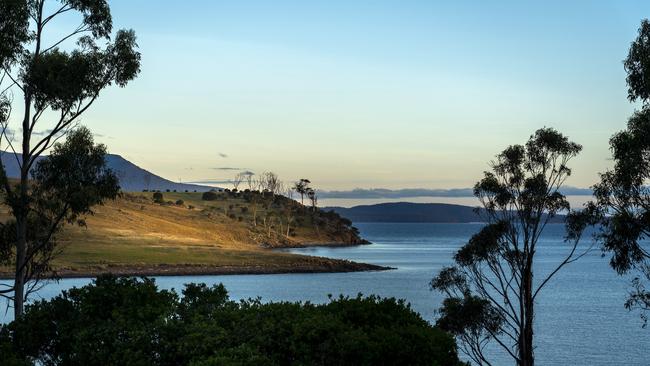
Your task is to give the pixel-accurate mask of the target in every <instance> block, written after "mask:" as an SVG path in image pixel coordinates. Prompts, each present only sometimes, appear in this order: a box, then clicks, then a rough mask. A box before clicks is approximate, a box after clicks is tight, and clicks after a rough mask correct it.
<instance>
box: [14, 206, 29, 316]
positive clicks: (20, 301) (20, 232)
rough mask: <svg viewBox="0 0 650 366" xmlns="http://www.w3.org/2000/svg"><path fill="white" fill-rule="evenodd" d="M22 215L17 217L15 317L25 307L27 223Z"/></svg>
mask: <svg viewBox="0 0 650 366" xmlns="http://www.w3.org/2000/svg"><path fill="white" fill-rule="evenodd" d="M26 221H27V220H25V219H23V218H22V217H20V218H16V277H15V279H14V319H18V318H19V317H20V316H21V315H22V314H23V311H24V309H25V273H26V270H27V268H26V266H25V260H26V257H27V241H26V237H27V225H26Z"/></svg>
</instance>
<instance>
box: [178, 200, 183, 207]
mask: <svg viewBox="0 0 650 366" xmlns="http://www.w3.org/2000/svg"><path fill="white" fill-rule="evenodd" d="M184 204H185V201H183V200H176V206H182V205H184Z"/></svg>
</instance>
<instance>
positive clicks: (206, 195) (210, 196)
mask: <svg viewBox="0 0 650 366" xmlns="http://www.w3.org/2000/svg"><path fill="white" fill-rule="evenodd" d="M217 197H218V195H217V193H216V192H213V191H207V192H203V195H201V199H202V200H204V201H214V200H216V199H217Z"/></svg>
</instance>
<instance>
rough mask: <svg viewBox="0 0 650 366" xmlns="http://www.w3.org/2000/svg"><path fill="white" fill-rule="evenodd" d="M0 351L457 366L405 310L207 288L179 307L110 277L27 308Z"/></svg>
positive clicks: (78, 357) (445, 340) (149, 360)
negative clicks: (271, 299)
mask: <svg viewBox="0 0 650 366" xmlns="http://www.w3.org/2000/svg"><path fill="white" fill-rule="evenodd" d="M0 349H2V350H6V351H7V353H6V354H8V355H16V356H15V358H16V362H20V361H22V360H30V361H38V362H40V363H42V364H43V365H192V366H208V365H251V364H254V365H328V366H329V365H378V364H381V365H460V364H461V363H460V361H459V360H458V358H457V354H456V346H455V343H454V340H453V338H452V337H450V336H449V335H447V334H446V333H445V332H443V331H441V330H439V329H437V328H435V327H432V326H431V325H429V324H428V323H427V322H426V321H424V320H423V319H422V318H421V317H420V316H419V315H418V314H417V313H415V312H414V311H412V310H411V309H410V307H409V306H408V305H407V304H405V303H404V302H403V301H401V300H400V301H397V300H395V299H392V298H391V299H384V298H379V297H375V296H370V297H362V296H361V295H359V296H357V297H354V298H348V297H340V298H336V299H332V300H331V301H330V302H329V303H327V304H323V305H314V304H310V303H288V302H282V303H266V304H265V303H262V302H261V301H259V300H247V301H241V302H235V301H232V300H230V299H229V298H228V294H227V292H226V289H225V288H224V287H223V285H215V286H212V287H208V286H206V285H205V284H189V285H186V287H185V289H184V290H183V296H182V297H180V298H179V297H178V296H177V295H176V294H175V293H174V292H170V291H164V290H163V291H159V290H157V288H156V286H155V284H154V282H153V280H149V279H141V280H136V279H133V278H115V277H111V276H105V277H99V278H98V279H97V280H95V282H94V283H93V284H92V285H88V286H84V287H82V288H79V289H71V290H68V291H65V292H64V293H63V294H61V295H59V296H57V297H55V298H53V299H51V300H48V301H38V302H36V303H34V304H32V305H30V306H28V308H27V310H26V312H25V314H24V316H23V317H22V318H20V319H19V320H18V321H15V322H13V323H11V324H9V325H8V326H5V327H4V328H2V329H1V330H0ZM19 356H20V357H19ZM17 364H19V363H17Z"/></svg>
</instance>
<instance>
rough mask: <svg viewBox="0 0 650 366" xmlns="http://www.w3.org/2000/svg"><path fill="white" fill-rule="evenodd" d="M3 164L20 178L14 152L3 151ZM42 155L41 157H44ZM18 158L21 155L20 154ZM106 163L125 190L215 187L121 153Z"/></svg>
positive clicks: (182, 189)
mask: <svg viewBox="0 0 650 366" xmlns="http://www.w3.org/2000/svg"><path fill="white" fill-rule="evenodd" d="M0 157H1V158H2V164H3V165H4V167H5V169H6V171H7V176H8V177H9V178H18V177H19V176H20V169H19V166H18V161H17V160H16V157H15V156H14V154H12V153H7V152H3V153H2V155H0ZM42 158H43V157H40V158H39V159H42ZM18 159H21V155H20V154H18ZM106 165H107V166H108V167H109V168H111V169H112V170H113V171H114V172H115V174H116V175H117V176H118V177H119V179H120V187H122V190H123V191H125V192H136V191H142V190H143V189H148V190H161V191H165V190H168V189H169V190H170V191H173V190H177V191H185V190H188V191H194V190H196V191H198V192H205V191H209V190H211V189H214V187H209V186H202V185H198V184H187V183H176V182H172V181H171V180H168V179H165V178H163V177H161V176H158V175H156V174H154V173H151V172H150V171H148V170H146V169H142V168H140V167H139V166H137V165H135V164H133V163H132V162H130V161H128V160H126V159H124V158H123V157H121V156H120V155H114V154H108V155H106Z"/></svg>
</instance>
